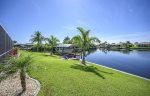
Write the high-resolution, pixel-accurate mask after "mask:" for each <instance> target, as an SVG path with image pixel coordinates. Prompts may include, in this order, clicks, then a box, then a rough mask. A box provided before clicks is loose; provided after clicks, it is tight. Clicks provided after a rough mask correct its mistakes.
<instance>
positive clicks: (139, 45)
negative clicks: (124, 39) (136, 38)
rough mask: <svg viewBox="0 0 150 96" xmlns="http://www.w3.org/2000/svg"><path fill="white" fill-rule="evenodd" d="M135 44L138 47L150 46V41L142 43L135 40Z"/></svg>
mask: <svg viewBox="0 0 150 96" xmlns="http://www.w3.org/2000/svg"><path fill="white" fill-rule="evenodd" d="M135 45H136V46H138V47H150V42H141V43H138V42H135Z"/></svg>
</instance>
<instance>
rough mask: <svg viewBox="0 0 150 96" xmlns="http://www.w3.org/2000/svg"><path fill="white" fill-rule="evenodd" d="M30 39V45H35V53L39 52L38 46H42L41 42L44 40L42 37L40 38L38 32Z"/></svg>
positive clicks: (40, 35)
mask: <svg viewBox="0 0 150 96" xmlns="http://www.w3.org/2000/svg"><path fill="white" fill-rule="evenodd" d="M31 37H32V38H31V39H30V41H31V42H32V43H36V44H37V51H39V46H40V44H42V41H43V40H44V37H43V36H42V34H41V32H40V31H35V33H34V35H32V36H31Z"/></svg>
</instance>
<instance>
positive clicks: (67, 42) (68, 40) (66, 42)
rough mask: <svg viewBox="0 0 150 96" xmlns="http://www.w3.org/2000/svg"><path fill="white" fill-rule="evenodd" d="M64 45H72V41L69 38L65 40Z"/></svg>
mask: <svg viewBox="0 0 150 96" xmlns="http://www.w3.org/2000/svg"><path fill="white" fill-rule="evenodd" d="M63 44H71V40H70V38H69V37H68V36H67V37H65V38H64V40H63Z"/></svg>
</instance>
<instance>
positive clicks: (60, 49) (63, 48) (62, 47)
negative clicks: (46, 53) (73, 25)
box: [55, 44, 79, 54]
mask: <svg viewBox="0 0 150 96" xmlns="http://www.w3.org/2000/svg"><path fill="white" fill-rule="evenodd" d="M78 48H79V47H78V46H77V45H75V44H58V45H57V46H56V47H55V50H56V52H57V53H60V54H65V53H73V51H74V50H75V49H78Z"/></svg>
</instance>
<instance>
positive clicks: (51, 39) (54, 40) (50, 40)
mask: <svg viewBox="0 0 150 96" xmlns="http://www.w3.org/2000/svg"><path fill="white" fill-rule="evenodd" d="M47 41H48V45H49V46H50V47H51V55H52V54H53V53H54V47H55V46H56V45H57V44H58V43H59V39H57V38H56V37H54V36H53V35H51V36H50V37H49V38H47Z"/></svg>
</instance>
